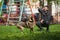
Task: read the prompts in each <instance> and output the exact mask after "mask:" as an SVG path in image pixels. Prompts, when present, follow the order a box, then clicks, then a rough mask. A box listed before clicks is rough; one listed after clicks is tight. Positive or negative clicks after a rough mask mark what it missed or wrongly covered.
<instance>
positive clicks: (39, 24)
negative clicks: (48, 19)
mask: <svg viewBox="0 0 60 40" xmlns="http://www.w3.org/2000/svg"><path fill="white" fill-rule="evenodd" d="M36 25H37V26H38V27H39V28H40V30H42V24H41V23H40V21H38V22H37V23H36Z"/></svg>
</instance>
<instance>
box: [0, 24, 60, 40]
mask: <svg viewBox="0 0 60 40" xmlns="http://www.w3.org/2000/svg"><path fill="white" fill-rule="evenodd" d="M38 30H39V28H38V27H37V26H35V27H34V31H33V32H30V29H27V28H25V29H24V31H23V32H21V31H20V29H18V28H17V27H16V26H0V40H60V25H59V24H58V25H50V30H49V32H47V31H46V30H45V28H44V30H43V31H38Z"/></svg>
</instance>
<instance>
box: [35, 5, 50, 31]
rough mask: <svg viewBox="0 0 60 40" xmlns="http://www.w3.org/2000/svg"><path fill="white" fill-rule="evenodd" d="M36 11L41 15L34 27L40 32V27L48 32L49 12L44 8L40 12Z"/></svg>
mask: <svg viewBox="0 0 60 40" xmlns="http://www.w3.org/2000/svg"><path fill="white" fill-rule="evenodd" d="M38 11H39V12H40V13H41V19H40V20H39V21H40V22H39V21H38V22H37V23H36V25H37V26H38V27H39V28H40V29H41V30H42V27H46V28H47V29H46V30H47V31H48V30H49V24H50V16H51V15H50V12H49V10H48V7H47V6H45V7H44V8H43V9H42V10H41V9H38Z"/></svg>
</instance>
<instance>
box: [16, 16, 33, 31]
mask: <svg viewBox="0 0 60 40" xmlns="http://www.w3.org/2000/svg"><path fill="white" fill-rule="evenodd" d="M24 17H25V18H24V20H25V21H21V22H20V23H17V28H19V29H21V31H23V30H24V27H27V28H30V30H31V31H33V27H34V18H33V17H32V15H28V16H27V17H26V16H24ZM27 18H28V19H27ZM26 19H27V20H26Z"/></svg>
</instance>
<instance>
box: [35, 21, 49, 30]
mask: <svg viewBox="0 0 60 40" xmlns="http://www.w3.org/2000/svg"><path fill="white" fill-rule="evenodd" d="M36 25H37V26H38V27H39V28H40V30H42V28H43V27H46V30H47V31H48V30H49V22H46V21H44V22H43V23H40V21H37V22H36Z"/></svg>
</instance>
